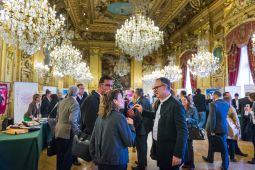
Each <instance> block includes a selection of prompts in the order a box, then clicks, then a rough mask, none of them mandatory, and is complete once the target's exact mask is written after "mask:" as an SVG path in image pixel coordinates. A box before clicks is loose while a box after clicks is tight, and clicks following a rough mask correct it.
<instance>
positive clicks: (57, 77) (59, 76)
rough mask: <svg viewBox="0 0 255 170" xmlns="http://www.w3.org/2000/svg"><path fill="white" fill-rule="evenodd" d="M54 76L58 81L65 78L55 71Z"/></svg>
mask: <svg viewBox="0 0 255 170" xmlns="http://www.w3.org/2000/svg"><path fill="white" fill-rule="evenodd" d="M53 76H54V77H55V78H56V79H62V78H63V77H64V75H63V74H62V73H60V72H58V71H56V70H55V71H53Z"/></svg>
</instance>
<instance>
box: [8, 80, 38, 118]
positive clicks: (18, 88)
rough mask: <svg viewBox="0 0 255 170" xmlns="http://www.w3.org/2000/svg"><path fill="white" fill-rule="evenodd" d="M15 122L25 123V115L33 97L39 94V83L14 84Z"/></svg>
mask: <svg viewBox="0 0 255 170" xmlns="http://www.w3.org/2000/svg"><path fill="white" fill-rule="evenodd" d="M13 91H14V122H15V123H16V122H21V121H23V117H24V113H25V112H26V111H27V109H28V106H29V104H30V103H31V102H32V99H33V95H34V94H36V93H38V83H32V82H31V83H30V82H14V86H13Z"/></svg>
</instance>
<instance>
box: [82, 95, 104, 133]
mask: <svg viewBox="0 0 255 170" xmlns="http://www.w3.org/2000/svg"><path fill="white" fill-rule="evenodd" d="M99 103H100V95H99V94H98V93H97V92H96V91H94V90H93V91H92V92H91V94H90V95H89V96H88V97H87V98H86V99H85V100H84V102H83V103H82V105H81V130H82V131H83V132H85V133H87V134H91V133H92V131H93V128H94V124H95V122H96V119H97V116H98V110H99Z"/></svg>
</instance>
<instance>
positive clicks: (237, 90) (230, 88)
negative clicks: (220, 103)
mask: <svg viewBox="0 0 255 170" xmlns="http://www.w3.org/2000/svg"><path fill="white" fill-rule="evenodd" d="M225 92H229V93H230V94H231V97H232V98H234V97H235V93H238V94H239V96H241V86H225Z"/></svg>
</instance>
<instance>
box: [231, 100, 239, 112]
mask: <svg viewBox="0 0 255 170" xmlns="http://www.w3.org/2000/svg"><path fill="white" fill-rule="evenodd" d="M238 102H239V106H238V108H237V106H236V100H235V99H232V101H231V105H232V106H233V107H234V108H235V109H236V110H237V111H240V99H238Z"/></svg>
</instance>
